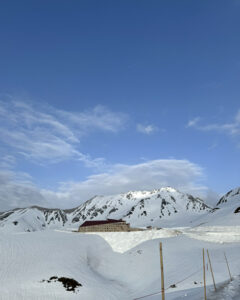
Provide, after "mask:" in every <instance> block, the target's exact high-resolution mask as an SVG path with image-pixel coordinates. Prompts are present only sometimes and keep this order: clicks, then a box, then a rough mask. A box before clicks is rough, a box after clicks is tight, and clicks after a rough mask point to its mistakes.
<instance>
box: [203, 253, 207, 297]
mask: <svg viewBox="0 0 240 300" xmlns="http://www.w3.org/2000/svg"><path fill="white" fill-rule="evenodd" d="M203 284H204V300H207V290H206V271H205V255H204V248H203Z"/></svg>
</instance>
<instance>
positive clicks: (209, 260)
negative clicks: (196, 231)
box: [207, 249, 217, 292]
mask: <svg viewBox="0 0 240 300" xmlns="http://www.w3.org/2000/svg"><path fill="white" fill-rule="evenodd" d="M207 256H208V262H209V266H210V270H211V274H212V280H213V285H214V289H215V292H216V291H217V288H216V283H215V279H214V275H213V269H212V264H211V259H210V256H209V252H208V249H207Z"/></svg>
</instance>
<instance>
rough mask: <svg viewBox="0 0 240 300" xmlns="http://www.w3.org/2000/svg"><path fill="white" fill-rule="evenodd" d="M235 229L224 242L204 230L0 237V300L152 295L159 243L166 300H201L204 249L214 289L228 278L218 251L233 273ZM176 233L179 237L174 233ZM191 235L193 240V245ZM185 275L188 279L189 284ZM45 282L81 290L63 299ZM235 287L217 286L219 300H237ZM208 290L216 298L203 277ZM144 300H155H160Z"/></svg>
mask: <svg viewBox="0 0 240 300" xmlns="http://www.w3.org/2000/svg"><path fill="white" fill-rule="evenodd" d="M238 230H239V229H238V228H230V227H228V228H226V232H227V233H228V235H223V232H224V228H210V227H208V228H200V227H198V228H195V229H191V230H189V229H186V228H182V229H179V228H178V230H177V231H176V230H175V229H171V230H170V229H162V230H155V231H154V230H152V231H144V232H130V233H98V234H80V233H73V232H59V231H50V230H46V231H41V232H32V233H8V234H4V233H3V232H2V233H0V253H1V255H0V282H1V285H0V299H1V300H19V299H20V300H22V299H24V300H33V299H34V300H35V299H36V300H46V299H47V300H53V299H54V300H61V299H84V300H98V299H103V300H133V299H135V298H138V297H141V296H144V295H147V294H151V293H156V292H159V291H160V290H161V278H160V261H159V242H160V241H161V242H162V243H163V257H164V270H165V287H166V288H167V293H166V300H173V299H175V300H177V299H182V297H183V298H184V299H188V300H190V299H191V300H195V299H196V300H197V299H199V300H200V299H202V295H203V294H202V293H203V291H202V290H203V289H202V248H205V249H209V252H210V256H211V259H212V265H213V270H214V274H215V280H216V283H217V285H218V286H221V285H222V284H223V283H224V282H226V281H228V278H229V276H228V271H227V267H226V263H225V260H224V255H223V252H224V251H225V252H226V254H227V257H228V260H229V264H230V268H231V272H232V274H233V275H235V276H236V275H238V274H239V270H240V255H239V253H240V251H239V250H240V244H239V243H236V234H237V233H238ZM181 231H182V232H184V234H180V233H181ZM189 231H190V233H191V234H194V236H195V237H194V239H192V238H190V237H189ZM192 231H193V232H192ZM209 231H210V232H212V233H215V237H214V235H212V236H211V238H212V240H211V242H206V241H202V240H201V239H203V240H204V238H205V237H206V236H207V237H208V233H209ZM231 232H232V234H231ZM100 235H101V236H100ZM198 235H199V238H198V239H196V236H198ZM231 236H232V241H231ZM104 239H106V241H105V240H104ZM214 239H215V240H214ZM144 240H145V241H144ZM226 241H227V243H226ZM233 242H234V243H233ZM112 249H113V250H114V251H117V252H114V251H113V250H112ZM119 252H121V253H119ZM193 273H194V274H193ZM191 274H193V275H192V276H190V277H189V275H191ZM51 276H65V277H70V278H74V279H75V280H77V281H78V282H80V283H81V284H82V285H83V286H82V287H79V288H78V291H77V293H76V294H74V293H72V292H67V291H66V290H65V289H64V288H63V286H62V285H61V283H59V282H58V283H57V282H56V283H55V282H53V283H47V282H44V283H42V282H41V280H43V279H45V280H46V279H49V278H50V277H51ZM187 277H189V278H187ZM183 279H185V280H183ZM182 280H183V281H182ZM235 280H236V281H234V282H232V283H231V285H226V284H223V286H222V289H220V290H219V297H220V296H221V297H222V295H224V296H223V297H225V298H222V299H234V300H235V299H238V298H235V297H236V295H238V296H239V290H238V283H239V278H238V277H236V279H235ZM194 282H196V284H195V283H194ZM172 284H176V288H169V286H170V285H172ZM207 285H208V295H209V296H211V297H216V295H215V294H211V290H212V289H213V287H212V279H211V275H210V271H208V272H207ZM227 297H228V298H227ZM230 297H232V298H230ZM144 299H145V300H149V299H151V300H152V299H159V295H157V296H153V297H147V298H144ZM209 299H216V298H209ZM217 299H221V298H217ZM239 299H240V297H239Z"/></svg>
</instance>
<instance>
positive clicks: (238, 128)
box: [187, 110, 240, 136]
mask: <svg viewBox="0 0 240 300" xmlns="http://www.w3.org/2000/svg"><path fill="white" fill-rule="evenodd" d="M199 120H200V118H195V119H193V120H191V121H189V122H188V125H187V127H194V128H195V129H198V130H202V131H218V132H220V133H225V134H227V135H230V136H237V135H239V134H240V110H239V111H238V112H237V114H236V116H235V117H234V118H233V120H232V122H230V123H223V124H207V125H199Z"/></svg>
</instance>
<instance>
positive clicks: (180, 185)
mask: <svg viewBox="0 0 240 300" xmlns="http://www.w3.org/2000/svg"><path fill="white" fill-rule="evenodd" d="M1 174H2V175H1ZM17 175H18V174H14V173H13V172H2V173H0V203H1V206H0V211H1V210H4V209H9V208H13V207H16V206H20V207H23V206H26V205H36V204H37V205H40V206H48V207H62V208H71V207H75V206H78V205H79V204H81V203H82V202H84V201H86V200H88V199H89V198H91V197H93V196H94V195H97V194H98V195H100V194H102V195H109V194H116V193H123V192H128V191H130V190H152V189H157V188H161V187H165V186H172V187H174V188H177V189H179V190H180V191H183V192H188V193H190V194H193V195H195V196H200V197H206V196H207V193H208V192H209V189H208V188H207V187H206V186H204V185H203V184H201V181H202V180H203V179H204V174H203V169H202V168H201V167H200V166H198V165H196V164H194V163H191V162H189V161H187V160H176V159H160V160H152V161H147V162H144V163H140V164H136V165H123V164H117V165H113V166H111V168H110V169H109V170H108V171H107V172H105V173H99V174H95V175H91V176H89V177H88V178H86V180H83V181H79V182H65V183H61V185H60V187H59V189H58V190H57V191H51V190H43V189H39V188H37V187H36V186H34V185H33V184H32V183H31V180H30V179H28V178H26V175H24V178H23V179H21V175H22V174H20V176H19V175H18V176H17ZM19 177H20V178H19Z"/></svg>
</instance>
